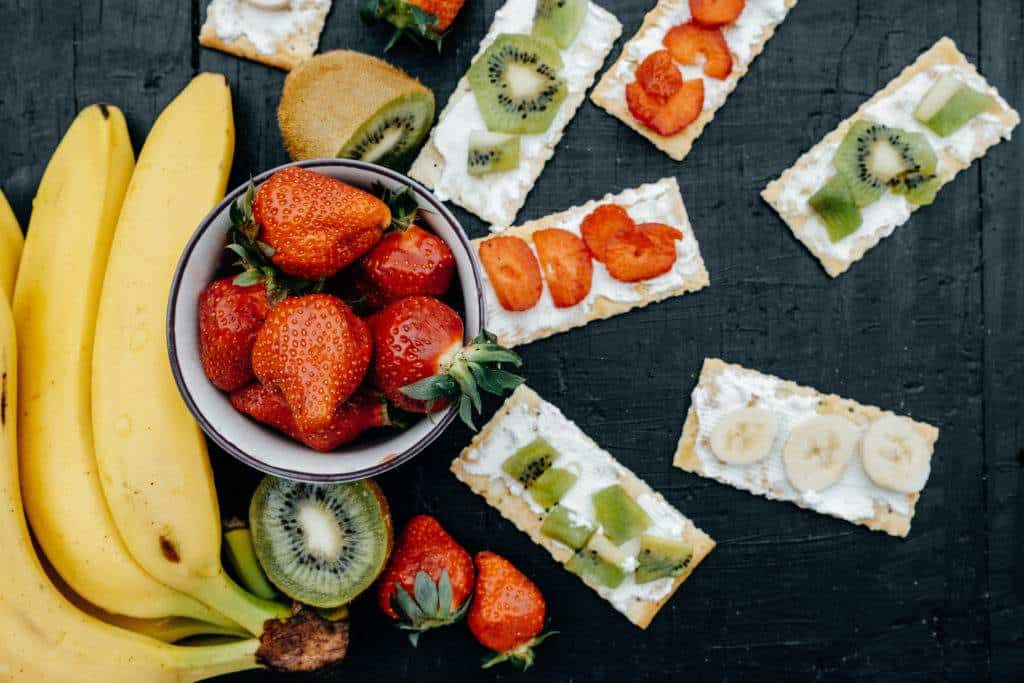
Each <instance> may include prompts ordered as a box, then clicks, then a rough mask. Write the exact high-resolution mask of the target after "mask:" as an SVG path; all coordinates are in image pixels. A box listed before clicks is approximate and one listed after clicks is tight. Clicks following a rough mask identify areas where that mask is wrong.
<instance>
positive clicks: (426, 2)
mask: <svg viewBox="0 0 1024 683" xmlns="http://www.w3.org/2000/svg"><path fill="white" fill-rule="evenodd" d="M464 4H466V0H367V2H365V3H364V4H363V7H362V9H361V10H360V13H361V14H362V17H363V19H364V20H365V21H375V20H377V19H383V20H384V21H386V22H388V23H389V24H391V25H392V26H394V27H395V33H394V34H393V35H392V36H391V40H390V41H389V42H388V44H387V45H386V46H385V47H384V51H385V52H387V51H388V50H389V49H391V46H392V45H394V44H395V43H396V42H397V41H398V39H399V38H401V37H402V36H403V35H407V36H409V37H410V38H411V39H412V40H413V41H419V40H420V39H426V40H429V41H430V42H432V43H434V44H436V45H437V47H438V48H439V49H440V47H441V38H442V37H443V36H442V34H443V33H444V32H445V31H447V30H448V29H449V28H450V27H451V25H452V22H453V21H455V17H456V16H457V15H458V14H459V10H461V9H462V6H463V5H464Z"/></svg>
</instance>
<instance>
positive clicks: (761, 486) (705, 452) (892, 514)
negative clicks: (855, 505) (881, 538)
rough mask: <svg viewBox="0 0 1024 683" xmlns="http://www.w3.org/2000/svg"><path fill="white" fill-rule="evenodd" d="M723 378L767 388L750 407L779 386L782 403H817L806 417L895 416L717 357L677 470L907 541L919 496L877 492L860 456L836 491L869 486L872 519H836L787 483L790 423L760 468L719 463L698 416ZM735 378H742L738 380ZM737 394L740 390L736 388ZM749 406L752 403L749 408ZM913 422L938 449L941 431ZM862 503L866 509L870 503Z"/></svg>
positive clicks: (860, 422) (687, 428) (696, 397)
mask: <svg viewBox="0 0 1024 683" xmlns="http://www.w3.org/2000/svg"><path fill="white" fill-rule="evenodd" d="M727 373H730V374H731V376H730V377H726V374H727ZM723 378H724V379H727V380H729V381H733V382H735V381H740V382H743V384H744V385H745V386H748V387H762V388H761V389H760V390H758V389H752V390H751V391H750V393H751V396H752V398H751V399H750V401H751V402H756V400H763V399H764V397H765V394H766V393H767V389H765V387H774V390H773V396H774V397H779V398H781V399H783V400H784V399H786V398H794V399H797V400H801V399H803V400H807V401H810V402H814V401H815V400H816V401H817V403H816V405H815V407H814V408H813V411H811V412H807V413H806V414H807V415H808V416H810V415H811V414H812V412H813V413H816V414H818V415H842V416H843V417H846V418H848V419H849V420H851V421H852V422H854V424H856V425H857V426H858V427H865V426H866V425H868V424H869V423H871V422H872V421H874V420H876V419H878V418H880V417H882V416H886V415H893V413H892V412H889V411H884V410H882V409H880V408H875V407H873V406H866V405H862V404H860V403H857V402H856V401H852V400H850V399H846V398H841V397H839V396H836V395H833V394H823V393H821V392H819V391H817V390H815V389H812V388H810V387H805V386H801V385H798V384H796V383H795V382H789V381H785V380H782V379H779V378H778V377H773V376H772V375H766V374H763V373H760V372H757V371H756V370H748V369H746V368H743V367H741V366H739V365H733V364H729V363H726V362H724V361H722V360H719V359H717V358H707V359H705V360H704V367H703V369H702V370H701V373H700V379H699V381H698V383H697V386H696V388H694V390H693V400H692V402H691V405H690V410H689V412H688V413H687V415H686V424H685V425H684V426H683V433H682V436H681V437H680V439H679V447H678V449H677V450H676V454H675V458H674V461H673V464H674V465H675V466H676V467H678V468H680V469H682V470H686V471H687V472H693V473H694V474H699V475H701V476H702V477H708V478H710V479H715V480H717V481H720V482H722V483H723V484H728V485H729V486H733V487H735V488H738V489H741V490H746V491H749V492H750V493H753V494H755V495H760V496H764V497H766V498H770V499H772V500H786V501H789V502H791V503H793V504H794V505H797V506H799V507H802V508H806V509H808V510H814V511H815V512H818V513H820V514H827V515H829V516H832V517H836V518H838V519H844V520H846V521H848V522H852V523H854V524H860V525H863V526H866V527H868V528H869V529H874V530H876V531H884V532H885V533H887V534H890V535H892V536H899V537H905V536H906V535H907V533H908V532H909V531H910V522H911V520H912V519H913V517H914V507H915V505H916V503H917V501H918V499H919V498H920V494H919V493H909V494H902V493H896V492H887V491H885V490H884V489H881V488H879V487H877V486H876V485H875V484H874V483H873V482H871V481H870V479H868V478H867V476H866V474H864V473H863V468H862V467H861V465H860V457H859V451H858V454H855V455H854V458H853V460H852V461H851V462H850V464H849V465H848V467H847V470H846V473H845V474H844V475H843V479H842V480H840V483H837V484H836V485H835V486H840V485H845V486H850V487H853V488H856V487H861V488H865V482H866V486H867V488H865V490H868V491H869V492H870V495H871V496H878V497H877V498H875V497H872V498H871V507H872V512H871V514H868V515H864V516H862V517H858V518H854V519H850V518H849V517H846V516H843V515H841V514H837V513H836V512H835V511H829V510H827V509H823V507H824V506H826V505H827V503H823V502H821V501H819V500H818V499H816V498H808V497H807V496H802V495H801V494H800V493H799V492H798V491H796V490H795V489H793V488H792V487H791V486H790V485H789V483H788V481H786V480H785V473H784V467H783V466H782V464H781V444H784V443H785V440H786V434H785V431H786V425H785V424H780V429H779V433H778V434H777V435H776V440H775V445H774V446H773V449H772V451H771V452H770V453H769V455H768V456H767V457H766V458H765V460H763V461H762V462H760V463H755V464H753V465H726V464H724V463H722V462H720V461H719V460H718V459H717V458H715V456H714V454H712V453H711V449H710V446H709V445H708V439H709V435H710V430H711V429H712V428H713V425H706V426H704V427H703V428H702V426H701V424H700V419H699V417H698V406H699V405H706V404H707V405H712V406H713V403H712V402H714V401H716V400H717V398H718V397H719V396H722V395H723V390H722V387H721V385H719V384H718V382H719V381H721V380H722V379H723ZM736 378H739V379H738V380H737V379H736ZM732 391H735V387H734V385H733V387H732ZM700 392H708V393H709V396H708V397H707V398H705V397H704V396H703V395H702V394H701V393H700ZM759 392H760V393H759ZM755 396H756V397H757V399H756V400H755V399H754V398H753V397H755ZM734 400H735V399H734ZM769 400H771V399H769ZM704 402H707V403H704ZM749 404H750V403H747V404H746V405H749ZM737 406H740V404H738V403H737ZM740 407H742V406H740ZM723 411H724V409H723ZM800 419H802V416H801V417H799V418H795V419H794V422H799V421H800ZM912 422H913V425H914V429H916V430H917V432H918V433H919V434H921V436H922V437H924V439H925V441H927V443H928V445H929V447H930V448H932V449H933V450H934V447H935V442H936V441H937V440H938V438H939V430H938V429H937V428H935V427H933V426H931V425H929V424H925V423H923V422H916V421H912ZM790 426H792V425H790ZM929 457H930V456H929ZM773 459H778V461H775V462H773ZM730 476H732V477H747V479H746V480H745V481H737V480H736V479H735V478H734V479H733V480H730ZM773 478H774V480H773ZM843 482H845V484H843ZM828 492H829V489H826V490H825V491H824V492H823V493H822V492H818V493H817V494H816V496H818V497H824V496H827V495H829V494H828ZM847 495H849V494H847ZM894 503H895V504H898V505H905V506H907V511H906V512H901V511H899V510H897V509H894V508H893V507H892V505H893V504H894ZM863 504H865V505H866V503H863ZM816 506H817V507H816Z"/></svg>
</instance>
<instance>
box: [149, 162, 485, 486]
mask: <svg viewBox="0 0 1024 683" xmlns="http://www.w3.org/2000/svg"><path fill="white" fill-rule="evenodd" d="M293 166H299V167H303V168H306V167H316V168H323V167H325V166H327V167H341V168H355V169H359V170H362V171H366V172H369V173H371V174H376V175H378V176H384V177H387V178H388V179H390V180H393V181H395V182H398V183H402V184H405V185H408V186H409V187H411V188H413V189H414V190H415V191H416V193H417V195H418V196H419V198H422V199H424V200H426V202H427V203H429V204H430V205H431V210H432V211H434V212H436V213H437V214H439V215H440V216H441V217H442V218H443V219H444V220H445V221H446V222H448V224H449V225H450V226H451V227H452V228H453V229H454V232H455V235H456V237H457V238H458V240H459V242H460V243H461V244H462V247H463V248H464V249H465V251H466V253H467V254H468V255H469V257H470V258H469V260H470V270H471V271H472V273H473V284H474V285H475V287H476V303H477V310H478V318H479V321H480V330H481V331H482V330H484V329H486V320H485V315H486V306H485V305H484V295H483V283H482V281H481V277H480V267H479V265H478V264H477V262H476V259H474V258H473V257H472V255H473V247H472V245H471V243H470V240H469V237H468V236H467V235H466V231H465V229H464V228H463V227H462V224H461V223H460V222H459V221H458V219H456V218H455V216H454V214H452V212H451V211H450V210H449V209H448V208H447V207H446V206H445V205H444V204H443V203H442V202H441V200H439V199H438V198H437V197H436V196H434V193H433V192H431V191H430V190H429V189H427V187H425V186H424V185H423V184H421V183H419V182H417V181H415V180H413V179H412V178H409V177H408V176H406V175H404V174H402V173H399V172H398V171H395V170H392V169H390V168H386V167H384V166H378V165H377V164H372V163H369V162H366V161H358V160H356V159H306V160H303V161H293V162H290V163H286V164H281V165H280V166H275V167H274V168H271V169H269V170H267V171H264V172H262V173H260V174H259V175H256V176H253V177H252V178H251V179H250V181H249V182H245V183H242V184H241V185H239V186H238V187H236V188H234V189H233V190H231V191H230V192H228V193H227V194H225V195H224V198H223V199H222V200H221V201H220V202H219V203H218V204H217V205H216V206H214V207H213V208H212V209H211V210H210V211H209V213H207V214H206V216H205V217H204V218H203V220H202V221H201V222H200V223H199V225H198V227H196V229H195V230H194V231H193V233H192V236H191V237H190V238H189V240H188V242H187V243H186V245H185V248H184V249H183V250H182V252H181V256H180V257H179V258H178V262H177V264H176V265H175V268H174V277H173V279H172V280H171V287H170V291H169V293H168V302H167V317H166V335H167V355H168V361H169V362H170V365H171V374H172V375H173V376H174V382H175V384H176V385H177V387H178V393H180V394H181V397H182V399H183V400H184V401H185V405H186V406H187V407H188V410H189V412H190V413H192V417H193V418H195V420H196V421H197V422H198V423H199V426H200V427H201V428H202V431H203V433H204V434H205V435H206V436H207V437H208V438H210V439H211V440H212V441H213V442H214V443H216V444H217V445H218V446H219V447H220V448H221V449H223V450H224V451H225V452H227V453H229V454H230V455H232V456H233V457H234V458H236V459H237V460H239V461H241V462H243V463H245V464H246V465H248V466H250V467H252V468H253V469H256V470H258V471H260V472H263V473H265V474H271V475H273V476H277V477H283V478H285V479H290V480H293V481H302V482H308V483H343V482H351V481H359V480H362V479H368V478H370V477H376V476H379V475H381V474H384V473H385V472H389V471H391V470H393V469H396V468H397V467H399V466H401V465H403V464H405V463H406V462H409V461H410V460H412V459H413V458H414V457H416V456H417V455H419V454H420V453H421V452H423V450H425V449H426V448H427V446H429V445H430V444H431V443H433V442H434V441H435V440H436V439H437V438H438V437H439V436H440V435H441V434H442V433H443V432H444V431H445V429H447V427H448V425H450V424H451V423H452V421H453V420H454V419H455V415H456V412H457V408H456V406H455V405H449V406H448V407H447V408H446V409H445V410H444V411H443V413H442V414H440V416H438V415H437V414H433V415H428V416H427V417H426V419H430V420H432V421H433V425H432V426H431V428H430V430H429V431H428V432H427V433H426V434H424V435H423V436H422V437H421V438H420V439H419V440H418V441H417V442H416V443H414V444H413V445H412V446H410V447H409V448H407V449H406V450H404V451H403V452H402V453H400V454H398V455H396V456H394V457H392V458H390V459H386V460H384V461H383V462H381V463H379V464H377V465H374V466H372V467H368V468H364V469H361V470H355V471H353V472H336V473H323V474H314V473H310V472H306V471H302V470H292V469H288V468H285V467H278V466H275V465H270V464H268V463H267V462H265V461H263V460H260V459H258V458H256V457H255V456H252V455H250V454H249V453H247V452H246V451H244V450H242V449H241V448H239V447H238V446H237V445H235V443H234V442H232V441H231V440H230V439H229V438H227V437H226V436H225V435H224V434H222V433H221V432H220V431H219V430H218V429H217V428H216V427H215V426H214V425H213V423H212V422H211V421H210V420H209V419H207V417H206V414H205V413H204V412H203V411H202V410H201V409H200V407H199V405H198V404H197V402H196V400H195V398H194V397H193V396H192V392H191V391H190V390H189V387H188V384H187V382H186V381H185V378H184V376H183V375H182V372H181V367H180V365H179V362H178V344H177V341H176V334H175V330H174V327H175V325H174V322H175V319H176V317H177V305H178V304H177V300H178V293H179V291H180V289H181V285H182V278H183V276H184V272H185V264H186V263H187V262H188V260H189V259H190V258H191V256H192V253H193V251H194V250H195V248H196V245H198V243H199V241H200V240H201V239H202V238H203V236H204V235H206V233H207V231H209V229H210V227H211V225H212V224H213V222H214V221H215V220H216V219H217V218H218V217H219V216H221V215H222V214H223V212H224V211H225V210H228V209H229V207H230V206H231V205H232V204H233V203H234V202H235V200H237V199H238V197H240V196H241V195H242V194H243V193H244V192H245V191H246V189H247V188H248V187H249V183H250V182H251V183H253V184H255V185H256V186H257V187H258V186H259V185H261V184H262V183H263V182H265V181H266V180H267V179H268V178H269V177H270V176H271V175H273V174H274V173H277V172H278V171H280V170H282V169H285V168H290V167H293ZM463 289H465V285H463ZM467 333H468V334H470V335H472V332H471V331H469V330H467ZM327 455H332V454H327ZM333 455H337V454H333Z"/></svg>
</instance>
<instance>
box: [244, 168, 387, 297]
mask: <svg viewBox="0 0 1024 683" xmlns="http://www.w3.org/2000/svg"><path fill="white" fill-rule="evenodd" d="M252 218H253V220H254V221H255V222H256V223H257V224H258V225H259V226H260V233H259V239H260V241H261V242H262V243H263V244H265V245H267V246H268V247H269V248H270V260H271V261H272V262H273V263H274V265H276V266H277V267H278V268H280V269H281V271H283V272H284V273H286V274H288V275H292V276H294V277H298V278H304V279H306V280H318V279H320V278H327V277H331V276H332V275H334V274H335V273H337V272H338V271H339V270H341V269H342V268H344V267H345V266H347V265H349V264H351V263H354V262H355V261H356V259H358V258H359V257H360V256H362V255H363V254H365V253H366V252H367V251H369V250H370V249H371V248H372V247H373V245H375V244H376V243H377V242H378V241H379V240H380V238H381V235H382V234H383V231H384V228H386V227H387V226H388V225H390V224H391V210H390V209H389V208H388V205H387V204H385V203H384V202H383V201H381V200H380V199H378V198H377V197H374V196H373V195H372V194H370V193H368V192H364V191H363V190H360V189H358V188H355V187H352V186H351V185H348V184H346V183H343V182H341V181H340V180H335V179H334V178H329V177H328V176H325V175H322V174H320V173H314V172H313V171H308V170H306V169H304V168H301V167H298V166H289V167H288V168H286V169H283V170H281V171H278V172H277V173H275V174H274V175H272V176H270V178H269V179H268V180H267V181H266V182H265V183H263V185H261V186H260V188H259V189H258V190H256V195H255V198H254V199H253V202H252Z"/></svg>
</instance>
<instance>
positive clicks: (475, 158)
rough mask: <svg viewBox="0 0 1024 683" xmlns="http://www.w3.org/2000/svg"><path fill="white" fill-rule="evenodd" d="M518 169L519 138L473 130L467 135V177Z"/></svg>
mask: <svg viewBox="0 0 1024 683" xmlns="http://www.w3.org/2000/svg"><path fill="white" fill-rule="evenodd" d="M518 167H519V136H518V135H505V134H504V133H491V132H489V131H485V130H474V131H473V132H472V133H470V134H469V152H468V154H467V158H466V170H467V171H468V172H469V175H473V176H481V175H487V174H488V173H501V172H503V171H512V170H514V169H516V168H518Z"/></svg>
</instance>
